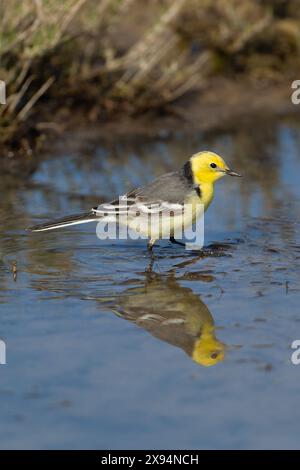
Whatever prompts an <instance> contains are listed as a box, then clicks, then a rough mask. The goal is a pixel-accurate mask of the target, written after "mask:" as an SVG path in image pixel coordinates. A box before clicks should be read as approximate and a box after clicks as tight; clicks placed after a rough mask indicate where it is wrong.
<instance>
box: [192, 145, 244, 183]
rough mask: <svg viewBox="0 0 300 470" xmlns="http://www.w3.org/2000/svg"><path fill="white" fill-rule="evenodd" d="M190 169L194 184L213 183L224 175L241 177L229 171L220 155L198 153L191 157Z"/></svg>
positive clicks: (206, 152) (205, 152)
mask: <svg viewBox="0 0 300 470" xmlns="http://www.w3.org/2000/svg"><path fill="white" fill-rule="evenodd" d="M190 162H191V168H192V174H193V177H194V181H195V183H196V184H201V183H214V182H215V181H217V180H218V179H220V178H222V177H223V176H225V175H230V176H241V175H239V174H238V173H236V172H235V171H232V170H230V168H228V166H227V165H226V163H225V161H224V160H223V158H222V157H220V155H217V154H216V153H214V152H208V151H204V152H199V153H196V154H195V155H193V156H192V157H191V160H190Z"/></svg>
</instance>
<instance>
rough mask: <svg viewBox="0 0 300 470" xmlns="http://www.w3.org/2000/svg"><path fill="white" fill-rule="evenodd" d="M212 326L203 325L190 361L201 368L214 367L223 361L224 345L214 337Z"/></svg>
mask: <svg viewBox="0 0 300 470" xmlns="http://www.w3.org/2000/svg"><path fill="white" fill-rule="evenodd" d="M214 330H215V328H214V326H213V325H204V326H203V330H202V333H201V336H200V337H199V338H198V339H197V340H196V341H195V344H194V349H193V352H192V359H193V360H194V361H195V362H197V363H198V364H201V365H202V366H206V367H209V366H214V365H216V364H218V362H220V361H223V360H224V356H225V344H224V343H221V341H219V340H218V339H217V338H216V337H215V335H214Z"/></svg>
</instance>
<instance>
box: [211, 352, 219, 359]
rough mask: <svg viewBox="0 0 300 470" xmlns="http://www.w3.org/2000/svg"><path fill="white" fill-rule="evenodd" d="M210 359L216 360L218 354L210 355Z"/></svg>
mask: <svg viewBox="0 0 300 470" xmlns="http://www.w3.org/2000/svg"><path fill="white" fill-rule="evenodd" d="M210 357H211V358H212V359H217V357H218V353H212V354H211V356H210Z"/></svg>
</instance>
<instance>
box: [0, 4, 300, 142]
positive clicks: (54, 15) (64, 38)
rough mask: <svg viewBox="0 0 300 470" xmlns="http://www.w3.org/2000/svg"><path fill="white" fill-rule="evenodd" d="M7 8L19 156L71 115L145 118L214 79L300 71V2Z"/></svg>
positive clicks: (0, 72)
mask: <svg viewBox="0 0 300 470" xmlns="http://www.w3.org/2000/svg"><path fill="white" fill-rule="evenodd" d="M1 8H2V11H1V17H2V25H1V28H0V60H1V62H0V64H1V65H0V78H1V79H2V80H4V81H5V82H6V84H7V97H8V99H7V104H6V105H4V106H1V107H0V124H1V135H0V142H2V143H6V144H7V145H9V146H12V145H14V144H15V145H20V142H23V141H24V140H22V139H25V140H26V141H27V140H28V139H29V140H30V138H29V136H33V137H34V138H35V136H36V135H37V134H38V133H39V132H40V130H41V129H43V128H46V127H47V125H49V126H50V125H51V123H50V121H51V120H52V121H53V115H55V114H57V113H61V114H62V113H63V112H64V110H70V109H74V108H79V109H80V110H82V112H83V113H84V112H85V113H88V114H89V117H91V118H93V119H98V118H100V117H101V118H104V119H106V118H107V117H110V118H111V117H114V118H117V117H118V116H120V115H122V113H126V114H131V115H139V114H140V113H142V112H145V111H148V110H149V109H152V110H153V109H154V110H162V109H165V108H166V107H167V105H168V104H170V103H173V102H174V101H176V100H177V99H179V98H181V97H182V96H184V95H186V94H187V93H190V92H193V91H196V90H199V89H201V87H202V86H203V85H204V84H205V83H206V82H207V81H208V79H209V78H211V77H212V76H217V75H218V76H224V75H225V76H227V77H231V76H232V77H236V76H237V75H238V74H241V75H243V74H244V75H245V76H247V77H248V78H250V79H253V80H261V79H263V80H270V81H278V80H281V79H283V78H286V77H287V76H293V73H294V76H295V72H296V71H297V70H300V55H299V52H300V0H265V1H263V0H243V1H240V0H151V1H150V0H149V1H147V0H101V1H100V0H65V1H64V2H61V1H59V0H22V1H19V0H9V1H6V2H2V4H1ZM49 116H52V117H49ZM47 123H48V124H47Z"/></svg>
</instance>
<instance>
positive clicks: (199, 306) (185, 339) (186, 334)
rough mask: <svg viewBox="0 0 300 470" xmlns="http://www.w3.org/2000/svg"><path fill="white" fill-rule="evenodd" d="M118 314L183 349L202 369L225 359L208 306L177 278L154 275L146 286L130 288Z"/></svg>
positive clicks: (119, 305)
mask: <svg viewBox="0 0 300 470" xmlns="http://www.w3.org/2000/svg"><path fill="white" fill-rule="evenodd" d="M114 311H115V313H116V314H117V315H118V316H121V317H122V318H124V319H126V320H128V321H130V322H132V323H135V324H136V325H137V326H139V327H141V328H144V329H145V330H146V331H148V332H149V333H151V334H152V335H153V336H155V337H156V338H158V339H160V340H162V341H165V342H167V343H169V344H172V345H173V346H177V347H179V348H181V349H183V350H184V351H185V352H186V353H187V354H188V355H189V356H190V357H191V358H192V359H193V360H194V361H195V362H197V363H198V364H201V365H202V366H213V365H216V364H218V363H219V362H220V361H222V360H223V359H224V352H225V345H224V344H223V343H222V342H221V341H219V340H218V339H217V338H216V336H215V325H214V320H213V317H212V315H211V313H210V311H209V310H208V308H207V306H206V305H205V303H204V302H202V300H201V299H200V298H199V297H198V295H196V294H194V293H193V292H192V290H191V289H189V288H187V287H182V286H181V285H179V284H178V282H177V281H176V279H175V278H174V277H173V276H171V277H170V276H169V277H165V276H161V275H158V274H155V273H153V272H152V273H151V276H148V277H147V282H146V284H145V285H144V286H142V287H136V288H131V289H128V290H127V291H126V292H125V293H124V294H122V295H121V296H120V297H119V298H118V300H117V303H116V305H115V309H114Z"/></svg>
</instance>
